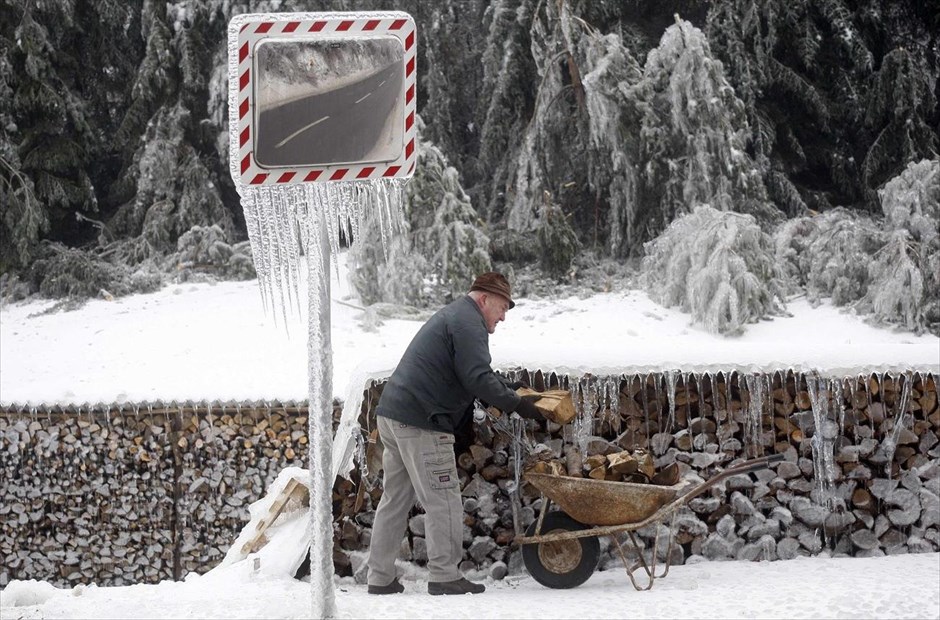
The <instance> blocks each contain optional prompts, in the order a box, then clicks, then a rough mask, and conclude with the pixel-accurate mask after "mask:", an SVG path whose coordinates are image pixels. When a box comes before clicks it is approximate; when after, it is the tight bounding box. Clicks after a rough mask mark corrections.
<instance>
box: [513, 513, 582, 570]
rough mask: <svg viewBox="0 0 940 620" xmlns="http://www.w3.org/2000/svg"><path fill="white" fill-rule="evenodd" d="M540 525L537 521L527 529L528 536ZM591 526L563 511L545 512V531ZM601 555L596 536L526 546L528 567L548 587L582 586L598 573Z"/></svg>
mask: <svg viewBox="0 0 940 620" xmlns="http://www.w3.org/2000/svg"><path fill="white" fill-rule="evenodd" d="M537 525H538V521H534V522H533V523H532V525H530V526H529V528H528V529H527V530H526V536H535V528H536V526H537ZM588 527H589V526H587V525H584V524H583V523H579V522H578V521H575V520H574V519H572V518H571V517H569V516H568V515H567V514H565V513H563V512H560V511H555V512H549V513H548V514H546V515H545V519H544V520H543V522H542V532H541V534H542V535H543V536H544V535H546V534H551V533H554V532H578V531H581V530H586V529H588ZM599 557H600V544H598V542H597V537H596V536H585V537H582V538H574V539H571V540H557V541H553V542H542V543H532V544H528V545H522V560H523V562H524V563H525V567H526V570H528V571H529V574H530V575H532V577H533V578H534V579H535V580H536V581H538V582H539V583H540V584H542V585H543V586H545V587H548V588H556V589H565V588H574V587H577V586H579V585H581V584H582V583H584V582H585V581H587V580H588V578H589V577H590V576H591V575H592V574H593V573H594V569H595V568H597V560H598V558H599Z"/></svg>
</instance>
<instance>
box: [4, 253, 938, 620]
mask: <svg viewBox="0 0 940 620" xmlns="http://www.w3.org/2000/svg"><path fill="white" fill-rule="evenodd" d="M337 262H338V267H339V269H338V271H339V275H338V276H337V273H336V272H334V273H333V274H332V279H333V284H332V289H333V302H332V304H331V323H332V346H333V371H334V378H333V388H334V393H335V394H336V395H337V396H339V397H341V398H344V399H345V398H348V397H347V394H355V393H356V392H357V387H356V386H357V385H361V384H362V382H363V380H364V378H365V377H370V376H371V377H382V376H386V375H387V373H388V372H390V369H391V368H393V367H394V365H395V363H396V362H397V360H398V358H399V357H400V355H401V353H402V352H403V351H404V348H405V347H406V346H407V344H408V342H409V341H410V339H411V337H412V335H413V334H414V333H415V332H416V331H417V329H418V328H419V327H420V325H421V323H420V322H418V321H406V320H388V319H386V320H385V321H384V323H383V324H382V325H380V326H378V327H377V328H376V329H375V330H374V331H369V330H368V329H363V325H366V326H369V324H370V321H367V320H362V319H363V317H362V312H361V311H360V310H357V309H355V308H354V307H352V306H355V305H357V304H358V301H357V300H356V299H355V297H354V296H353V295H352V293H351V291H350V289H349V287H348V285H347V284H346V282H345V272H346V266H345V254H342V255H341V256H340V257H339V260H338V261H337ZM51 305H52V304H51V302H30V303H25V304H13V305H6V306H4V307H2V308H0V403H2V404H4V405H9V404H12V403H17V404H24V405H25V404H41V403H46V404H51V403H111V402H122V401H128V402H141V401H154V400H157V399H161V400H163V401H164V402H167V401H172V400H179V401H183V400H222V401H226V400H230V399H237V400H246V399H247V400H262V399H270V400H273V399H279V400H282V401H284V400H305V399H306V397H307V376H306V372H307V360H306V351H307V346H306V345H307V342H306V316H305V315H304V314H303V312H301V314H300V315H295V316H294V317H293V319H292V320H291V321H289V323H288V324H287V325H284V324H283V320H282V319H281V318H280V317H278V322H277V323H276V322H275V317H274V316H272V314H271V313H268V314H265V311H264V308H263V305H262V303H261V298H260V295H259V292H258V283H257V281H249V282H225V283H218V284H214V285H212V284H178V285H171V286H168V287H166V288H164V289H163V290H161V291H159V292H156V293H153V294H149V295H135V296H132V297H127V298H119V299H116V300H114V301H105V300H96V301H91V302H89V303H88V304H86V305H85V306H84V307H83V308H81V309H78V310H75V311H71V312H59V313H50V314H42V311H44V310H46V309H48V308H49V307H50V306H51ZM788 310H789V312H790V314H791V316H788V317H783V318H775V319H774V320H772V321H762V322H760V323H757V324H753V325H748V326H747V328H746V329H745V333H744V334H743V335H742V336H740V337H737V338H722V337H719V336H714V335H711V334H708V333H706V332H705V331H704V330H702V329H701V328H700V327H698V326H695V325H691V324H690V322H689V317H688V315H685V314H682V313H680V312H678V311H675V310H671V309H665V308H663V307H661V306H658V305H657V304H655V303H653V302H652V301H651V300H650V299H649V298H648V297H647V296H646V295H645V294H644V293H641V292H637V291H619V292H613V293H606V294H596V295H593V296H591V297H588V298H583V299H582V298H577V297H568V298H562V299H525V298H523V299H519V300H517V306H516V308H515V309H514V310H512V311H511V312H509V313H508V315H507V320H506V322H505V323H503V324H501V325H499V327H498V328H497V332H496V334H494V335H493V336H492V337H491V350H492V354H493V359H494V366H495V367H496V368H504V369H511V368H514V367H516V366H525V367H527V368H529V369H530V370H534V369H536V368H541V369H543V371H549V370H554V371H556V372H570V373H572V374H573V375H579V374H582V373H584V372H588V371H589V372H593V373H595V374H607V373H621V372H626V373H632V372H652V371H658V370H673V369H678V370H682V371H697V372H704V371H712V372H714V371H718V370H723V371H728V370H732V369H737V370H741V371H743V370H776V369H785V368H793V369H795V370H804V371H813V370H815V371H818V372H820V373H823V374H854V373H857V372H866V371H876V370H877V371H879V372H881V371H886V370H891V371H895V372H901V371H906V370H913V371H920V372H933V373H940V339H938V338H937V337H935V336H929V335H924V336H916V335H913V334H909V333H903V332H896V331H890V330H885V329H877V328H874V327H871V326H869V325H867V324H866V323H864V322H863V321H862V320H861V319H860V318H859V317H855V316H851V315H847V314H844V313H842V312H840V311H839V310H837V309H835V308H833V307H831V306H827V305H822V306H820V307H818V308H813V307H811V306H810V304H809V303H808V302H806V301H805V300H801V299H797V300H792V301H791V302H790V303H789V304H788ZM289 318H290V317H289ZM351 377H356V378H355V379H351ZM293 474H299V472H285V473H284V475H283V476H282V477H280V478H279V479H278V481H276V482H275V484H273V485H272V487H276V486H277V485H278V484H281V485H283V484H284V483H285V482H286V476H289V475H293ZM265 501H270V500H269V499H262V500H259V503H258V504H257V506H256V507H254V508H253V511H252V514H255V513H258V511H259V510H263V507H264V506H265V505H266V504H265V503H264V502H265ZM293 514H294V518H293V519H287V520H285V522H283V523H281V522H278V523H277V524H276V526H275V527H274V528H272V530H271V536H272V542H271V543H269V545H271V546H270V548H267V550H264V549H263V550H262V552H259V553H258V554H253V555H250V556H248V557H246V558H240V557H235V556H231V554H230V556H231V557H230V561H229V562H226V563H224V564H223V565H220V566H218V567H216V568H214V569H213V570H211V571H209V572H208V573H206V574H204V575H196V574H193V575H190V576H189V577H187V579H186V580H185V581H182V582H169V581H167V582H163V583H160V584H155V585H145V584H139V585H134V586H125V587H99V586H95V585H91V586H87V587H86V586H77V587H74V588H71V589H68V588H56V587H54V586H52V585H50V584H49V583H47V582H39V581H13V582H11V583H10V584H8V586H7V587H6V588H5V589H4V590H3V591H2V592H0V610H2V611H0V615H2V617H3V618H4V620H6V619H8V618H9V619H13V618H232V617H238V618H300V617H308V616H309V615H310V612H311V586H310V583H309V581H298V580H294V579H292V578H290V577H289V576H287V573H288V572H289V570H290V568H291V567H292V566H293V562H294V559H295V558H293V557H292V556H291V554H293V553H294V552H295V551H296V549H295V548H292V547H291V546H290V545H285V544H282V543H283V542H284V540H288V539H289V540H296V538H297V537H299V535H300V531H301V530H302V528H303V526H304V524H305V523H306V522H307V519H306V518H305V516H304V514H305V513H304V511H294V513H293ZM256 560H257V562H256ZM358 560H359V561H361V560H362V558H358ZM400 567H401V571H402V573H403V577H402V582H403V583H404V585H405V592H404V593H403V594H400V595H394V596H386V597H379V596H370V595H369V594H367V593H366V587H365V586H364V585H360V584H356V583H354V582H353V580H352V579H351V578H343V579H339V578H338V579H337V580H336V587H337V590H336V605H337V609H338V616H339V617H340V618H405V617H408V618H414V617H450V618H586V617H590V618H691V617H699V618H733V617H762V618H837V617H846V618H848V617H876V618H938V617H940V586H938V584H940V553H931V554H911V555H902V556H886V557H881V558H844V557H837V558H833V557H827V556H820V557H813V558H804V557H801V558H797V559H794V560H789V561H776V562H758V563H754V562H714V563H708V562H703V563H698V564H692V565H686V566H674V567H672V568H671V569H670V571H669V574H668V576H666V577H665V578H662V579H658V580H657V581H656V583H655V585H654V587H653V588H652V589H651V590H649V591H646V592H637V591H635V590H634V589H633V587H632V586H631V584H630V582H629V580H628V578H627V576H626V574H625V573H624V571H623V570H622V569H620V570H606V571H598V572H595V573H594V575H593V576H592V577H591V578H590V579H589V580H588V581H587V582H586V583H585V584H583V585H581V586H579V587H577V588H573V589H570V590H551V589H547V588H544V587H542V586H541V585H539V584H538V583H536V582H535V581H533V580H532V579H531V578H530V577H529V576H528V575H525V574H523V575H513V576H510V577H507V578H506V579H504V580H501V581H494V580H492V579H490V578H488V577H484V576H481V575H471V577H473V578H474V579H476V580H481V581H484V582H485V583H486V584H487V592H486V593H485V594H483V595H479V596H470V597H467V596H463V597H431V596H428V595H427V593H426V589H427V572H426V571H425V570H423V569H421V568H418V567H415V566H412V565H409V564H404V563H403V564H401V565H400Z"/></svg>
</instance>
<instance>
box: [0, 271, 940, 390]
mask: <svg viewBox="0 0 940 620" xmlns="http://www.w3.org/2000/svg"><path fill="white" fill-rule="evenodd" d="M345 258H346V254H345V253H342V254H340V257H339V260H338V261H337V267H338V269H335V270H333V272H332V280H333V282H332V291H333V303H332V304H331V311H330V312H331V324H332V345H333V392H334V394H335V395H336V396H338V397H340V398H344V397H345V395H346V393H347V387H348V384H349V381H350V378H351V377H352V376H354V375H355V374H356V373H357V372H359V371H365V372H369V373H379V374H381V372H382V371H383V370H388V369H391V368H393V367H394V365H395V364H396V363H397V362H398V358H399V357H400V356H401V353H402V352H403V351H404V349H405V347H406V346H407V345H408V342H409V341H410V339H411V337H412V336H413V335H414V333H415V332H416V331H417V330H418V328H419V327H420V326H421V323H420V322H418V321H405V320H389V319H386V320H384V322H383V324H382V325H380V326H378V327H377V328H374V330H373V331H369V330H368V329H363V327H364V326H366V327H370V323H371V321H369V320H363V314H364V313H363V312H361V311H360V310H358V309H356V308H355V307H353V306H358V304H359V302H358V300H357V299H355V297H354V294H353V291H352V290H351V288H350V286H349V285H348V284H347V282H346V278H345V273H346V265H345ZM337 271H338V272H339V275H337ZM51 305H52V303H51V302H34V303H27V304H16V305H8V306H5V307H3V308H2V309H0V403H4V404H9V403H19V404H25V403H33V404H39V403H43V402H45V403H78V404H81V403H86V402H87V403H92V404H94V403H99V402H103V403H112V402H124V401H127V402H142V401H154V400H157V399H161V400H163V401H164V402H168V401H172V400H179V401H185V400H195V401H198V400H209V401H213V400H216V399H218V400H221V401H227V400H231V399H235V400H246V399H247V400H255V399H258V400H263V399H271V400H273V399H280V400H303V399H306V398H307V333H306V325H307V318H306V311H305V309H301V311H300V312H299V313H298V312H297V311H296V310H294V311H293V313H291V311H288V315H287V321H286V322H285V320H284V318H283V317H282V316H281V313H280V312H278V313H275V312H272V311H271V310H270V309H268V311H267V312H266V311H265V308H264V306H263V305H262V302H261V296H260V294H259V289H258V283H257V281H254V280H252V281H246V282H223V283H219V284H191V283H188V284H178V285H171V286H168V287H166V288H164V289H162V290H161V291H158V292H156V293H152V294H148V295H134V296H131V297H125V298H118V299H115V300H114V301H105V300H93V301H90V302H88V303H87V304H86V305H85V306H84V307H82V308H81V309H79V310H75V311H71V312H58V313H51V314H42V311H43V310H44V309H46V308H48V307H50V306H51ZM787 309H788V311H789V313H790V314H791V316H788V317H778V318H775V319H773V320H771V321H761V322H759V323H756V324H753V325H750V326H748V328H747V330H746V331H745V333H744V334H743V335H742V336H739V337H737V338H725V337H721V336H717V335H713V334H709V333H707V332H705V331H704V330H703V329H702V328H701V327H698V326H695V325H692V324H690V317H689V315H687V314H683V313H681V312H679V311H678V310H676V309H667V308H663V307H662V306H659V305H658V304H656V303H654V302H653V301H651V300H650V299H649V297H648V296H647V295H646V294H645V293H643V292H640V291H632V290H629V291H617V292H611V293H602V294H596V295H593V296H591V297H587V298H583V299H581V298H576V297H570V298H566V299H538V300H533V299H524V298H523V299H519V300H518V303H517V305H516V307H515V308H514V309H513V310H511V311H509V312H508V313H507V317H506V321H505V322H504V323H502V324H500V325H499V326H498V328H497V330H496V333H495V334H494V335H493V336H491V337H490V350H491V352H492V355H493V366H494V367H495V368H497V369H499V368H502V369H511V368H513V367H516V366H524V367H526V368H528V369H530V370H536V369H542V370H543V371H544V372H548V371H553V370H554V371H556V372H570V373H572V374H573V375H575V376H578V375H580V374H583V373H584V372H592V373H594V374H605V373H617V372H637V371H639V372H651V371H657V370H682V371H685V372H688V371H697V372H703V371H719V370H726V371H728V370H734V369H737V370H739V371H746V370H758V369H763V370H777V369H787V368H793V369H797V370H805V371H813V370H815V371H819V372H821V373H825V374H834V375H840V374H843V373H845V374H854V373H856V372H863V371H865V370H877V371H889V370H891V371H897V372H903V371H905V370H914V371H921V372H925V371H930V372H934V373H938V372H940V338H937V337H936V336H932V335H921V336H915V335H913V334H910V333H905V332H897V331H893V330H889V329H878V328H875V327H871V326H870V325H868V324H866V323H865V322H864V321H863V320H862V319H861V318H860V317H857V316H853V315H849V314H845V313H843V312H841V311H840V310H839V309H837V308H834V307H832V306H829V305H822V306H820V307H818V308H812V307H811V306H810V304H809V303H808V302H807V301H806V300H805V299H797V300H793V301H791V302H790V303H789V304H788V308H787Z"/></svg>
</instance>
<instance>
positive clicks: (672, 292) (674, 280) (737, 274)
mask: <svg viewBox="0 0 940 620" xmlns="http://www.w3.org/2000/svg"><path fill="white" fill-rule="evenodd" d="M645 249H646V256H644V257H643V261H642V263H641V275H640V282H641V283H642V285H643V288H644V289H645V290H646V291H647V293H648V294H649V295H650V297H651V298H652V299H653V300H655V301H657V302H658V303H660V304H662V305H664V306H666V307H671V306H679V308H680V309H681V310H682V311H683V312H689V313H691V314H692V320H693V321H696V322H698V323H700V324H701V325H702V326H703V327H704V328H705V329H706V330H707V331H709V332H713V333H718V334H724V335H737V334H740V333H742V332H743V331H744V327H745V325H746V324H747V323H752V322H755V321H757V320H758V319H761V318H764V317H767V316H769V315H773V314H777V313H780V312H781V311H782V310H783V304H782V301H783V299H782V292H783V291H782V289H781V287H780V285H779V282H778V280H777V278H776V276H775V273H774V260H773V248H772V245H771V240H770V237H769V236H768V235H767V234H765V233H764V232H763V231H762V230H761V228H760V226H759V225H758V224H757V221H756V220H755V218H754V217H753V216H751V215H745V214H740V213H732V212H729V211H718V210H716V209H713V208H712V207H710V206H708V205H701V206H698V207H696V208H695V209H694V210H693V211H692V212H691V213H688V214H685V215H681V216H679V217H678V218H676V219H675V220H674V221H673V222H672V223H671V224H670V225H669V226H668V227H667V228H666V230H665V231H664V232H663V233H662V234H661V235H660V236H659V237H657V238H656V239H655V240H653V241H650V242H648V243H647V244H646V245H645Z"/></svg>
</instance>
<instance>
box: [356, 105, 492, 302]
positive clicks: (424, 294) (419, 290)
mask: <svg viewBox="0 0 940 620" xmlns="http://www.w3.org/2000/svg"><path fill="white" fill-rule="evenodd" d="M416 126H417V129H418V135H419V139H418V141H417V146H416V149H417V153H418V160H417V163H416V165H415V175H414V177H413V178H412V179H411V181H410V182H409V183H408V184H407V185H406V186H405V189H404V192H403V200H404V214H405V219H406V222H405V231H403V232H402V233H401V234H400V235H395V236H393V238H392V239H387V238H386V237H387V236H385V235H383V232H382V225H381V224H382V222H381V221H380V220H379V218H378V217H376V215H377V214H372V215H370V216H369V217H368V218H367V219H366V223H365V225H364V226H363V230H361V231H360V234H359V238H358V239H357V240H356V242H355V244H354V245H353V249H352V257H353V259H354V263H355V265H356V266H355V269H354V274H353V276H352V277H351V281H352V284H353V286H354V288H355V289H356V291H357V293H358V294H359V296H360V298H361V299H362V300H363V302H365V303H377V302H388V303H396V304H407V305H411V306H416V307H427V306H429V305H431V304H439V303H441V302H445V301H449V300H451V299H454V298H455V297H457V296H458V295H461V294H463V293H465V292H466V291H467V289H468V287H469V284H470V283H471V282H472V281H473V279H474V278H475V277H476V276H477V275H479V274H480V273H482V272H485V271H489V270H490V269H491V261H490V257H489V250H488V246H489V238H488V237H487V235H486V233H485V232H484V228H485V224H484V223H483V222H482V220H480V218H479V217H478V216H477V214H476V211H474V209H473V207H472V206H471V204H470V200H469V198H468V196H467V194H466V192H464V190H463V188H462V187H461V185H460V181H459V178H458V176H457V171H456V169H455V168H454V167H453V166H451V165H450V164H449V163H448V161H447V158H446V157H445V156H444V154H443V153H442V152H441V150H440V149H439V148H437V146H435V145H434V144H433V143H430V142H428V141H426V140H424V139H421V136H422V135H423V134H424V131H425V127H426V126H425V124H424V122H423V120H422V119H421V118H420V117H418V118H417V120H416ZM385 243H387V244H388V247H383V245H381V244H385ZM379 248H382V249H381V250H380V249H379ZM379 259H381V260H379ZM386 259H387V260H386Z"/></svg>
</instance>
